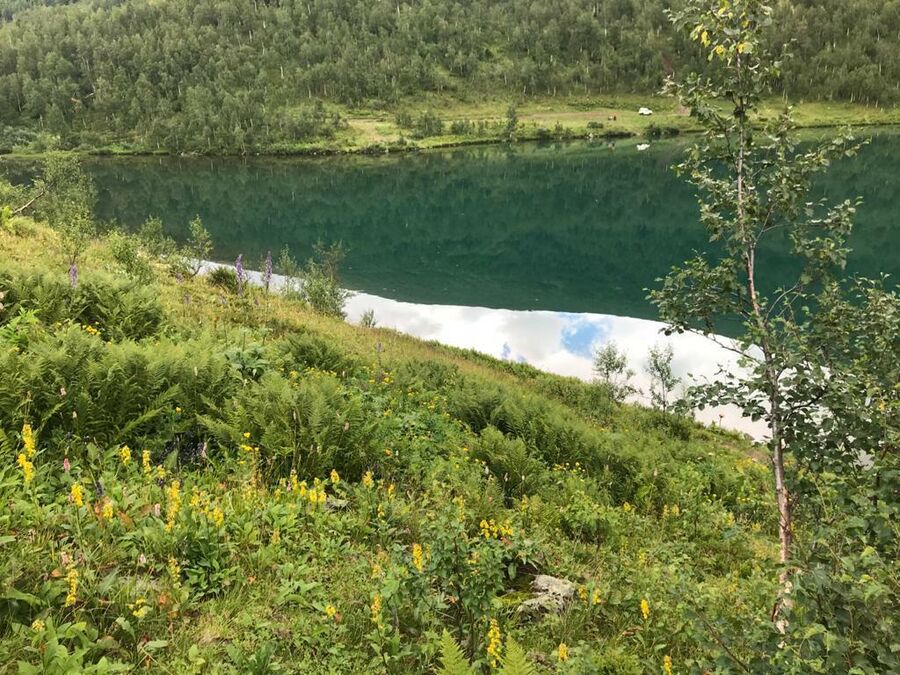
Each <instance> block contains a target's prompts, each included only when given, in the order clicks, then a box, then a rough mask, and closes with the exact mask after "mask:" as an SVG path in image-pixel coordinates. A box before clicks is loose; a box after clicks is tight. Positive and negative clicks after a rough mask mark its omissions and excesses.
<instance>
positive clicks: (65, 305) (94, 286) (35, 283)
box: [0, 270, 163, 340]
mask: <svg viewBox="0 0 900 675" xmlns="http://www.w3.org/2000/svg"><path fill="white" fill-rule="evenodd" d="M0 291H3V292H5V293H6V298H5V300H4V308H3V309H2V310H0V321H6V320H8V318H9V317H12V316H15V315H16V314H17V313H18V311H19V310H20V309H24V310H34V312H35V314H36V315H37V316H38V318H39V319H40V320H41V321H43V322H44V323H45V324H47V325H50V324H54V323H58V322H62V321H66V320H69V321H73V322H76V323H80V324H83V325H88V326H92V327H93V328H95V329H96V330H98V331H100V333H101V334H102V335H103V336H104V337H106V338H108V339H113V340H122V339H135V340H137V339H141V338H145V337H148V336H151V335H155V334H156V333H158V332H159V330H160V328H161V326H162V323H163V310H162V306H161V304H160V302H159V293H158V292H157V290H156V289H155V288H153V287H152V286H147V285H146V284H144V283H142V282H139V281H137V280H135V279H116V278H113V277H109V276H107V275H100V274H96V275H82V276H81V280H80V281H79V283H78V285H77V286H76V287H75V288H72V286H71V283H70V281H69V279H68V278H65V277H63V276H62V275H59V276H56V275H51V274H41V273H21V272H11V271H9V270H7V271H0Z"/></svg>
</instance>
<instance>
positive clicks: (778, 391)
mask: <svg viewBox="0 0 900 675" xmlns="http://www.w3.org/2000/svg"><path fill="white" fill-rule="evenodd" d="M773 15H774V10H773V9H772V7H771V6H769V5H767V4H766V3H764V2H760V1H759V0H742V1H741V2H733V3H729V4H726V5H722V4H721V3H718V2H705V1H701V0H697V1H695V2H691V3H689V4H688V5H687V6H686V8H685V9H684V11H681V12H678V13H676V14H675V15H674V19H675V22H676V25H678V26H679V27H681V28H682V29H684V30H685V32H689V34H690V36H691V38H692V39H694V40H696V41H697V42H699V44H700V46H701V48H702V49H703V50H704V51H705V52H706V53H707V55H708V60H709V61H710V63H711V64H712V65H711V66H710V67H709V69H708V71H707V74H706V75H704V76H699V75H694V76H691V77H689V78H688V79H687V80H686V81H685V82H684V83H682V84H679V85H672V87H673V89H674V91H676V92H677V93H678V94H679V95H680V96H681V97H682V100H683V102H684V104H685V105H687V106H689V107H690V108H691V109H692V111H693V113H694V114H695V115H696V116H697V117H698V119H699V120H700V121H701V122H702V123H703V124H704V126H705V128H706V133H705V135H704V137H703V139H702V140H701V141H700V142H699V143H698V144H696V145H695V146H694V147H693V148H692V149H691V151H690V152H689V153H688V156H687V158H686V159H685V161H684V162H683V163H682V164H681V165H680V167H679V169H680V171H682V172H683V173H685V174H687V175H688V176H689V177H690V180H691V182H693V183H694V185H695V186H696V187H697V189H698V191H699V194H700V217H701V222H702V224H703V225H704V227H705V228H706V230H707V231H708V233H709V235H710V240H711V241H712V242H716V243H717V244H718V249H717V250H715V251H714V252H713V253H705V254H698V255H697V256H696V257H695V258H693V259H692V260H690V261H688V262H687V263H686V264H685V265H684V266H683V267H681V268H675V269H673V271H672V272H671V273H670V274H669V275H668V276H667V277H666V278H665V279H664V280H662V281H663V284H662V288H661V289H659V290H657V291H654V292H653V293H652V294H651V297H652V299H653V300H654V301H655V302H656V304H657V305H658V306H659V308H660V312H661V315H662V317H663V319H664V320H665V321H667V322H668V323H669V325H670V330H671V331H674V332H680V331H684V330H694V331H697V332H700V333H703V334H706V335H710V336H711V337H712V339H714V340H718V337H717V336H716V335H715V333H716V332H717V330H719V331H721V328H720V327H721V326H722V321H723V320H727V319H731V320H732V321H735V322H739V323H740V325H741V328H742V331H741V334H740V336H739V338H738V340H737V341H736V342H733V343H732V342H729V343H727V344H726V346H727V347H728V348H730V349H732V350H734V351H736V352H738V353H739V354H740V366H741V372H737V373H734V372H732V373H724V374H721V375H720V376H719V378H718V380H717V381H715V382H712V383H709V384H706V385H700V386H696V387H694V388H692V390H691V392H690V396H691V398H692V400H693V401H694V402H695V403H697V404H699V405H700V406H705V405H710V404H718V405H721V404H735V405H737V406H739V407H740V408H741V409H742V410H743V412H744V414H745V415H747V416H749V417H752V418H754V419H760V418H761V419H764V420H765V421H766V423H767V424H768V427H769V432H770V440H769V441H768V443H767V445H768V450H769V454H770V457H771V461H772V466H773V476H774V489H775V490H774V491H775V499H774V500H773V501H774V504H773V508H772V510H773V511H774V512H777V514H778V523H779V527H778V533H779V540H780V556H779V558H780V562H781V563H782V565H783V567H782V570H781V573H780V575H779V586H780V590H779V594H778V597H777V599H776V601H775V606H774V610H773V612H772V618H773V620H774V625H765V626H762V627H760V626H757V630H755V631H748V633H747V634H746V637H747V638H748V644H749V645H752V646H750V647H749V648H748V649H747V651H748V652H750V653H751V654H752V661H753V664H754V667H755V668H757V669H759V670H768V672H807V671H813V672H835V673H836V672H866V673H868V672H879V671H882V670H887V671H890V670H892V669H894V668H896V663H897V662H896V654H894V653H891V652H890V650H889V649H884V648H883V641H884V640H885V639H887V638H886V633H885V632H884V631H891V630H894V626H893V622H892V621H890V620H888V619H886V617H887V616H889V615H891V614H892V613H896V609H897V594H896V586H895V584H891V583H890V582H888V581H887V580H888V579H889V578H890V577H891V576H892V575H894V576H895V572H896V570H895V569H894V570H891V569H890V566H887V565H885V564H884V562H883V561H885V560H889V559H890V560H894V559H896V550H895V549H894V546H895V544H888V543H887V542H888V541H894V542H895V541H896V536H895V533H894V532H892V528H891V527H889V526H888V525H887V520H886V518H890V514H891V513H892V512H893V509H894V508H895V506H896V492H894V493H893V496H890V497H889V496H887V495H886V494H885V493H883V492H882V491H881V486H882V484H883V483H884V482H886V483H887V484H891V483H892V482H893V480H894V476H895V475H896V473H895V472H896V460H895V458H893V457H891V456H890V453H888V452H887V448H889V447H892V445H893V444H894V443H895V442H896V437H897V433H896V429H897V425H896V414H897V405H898V404H897V389H896V381H897V375H898V371H897V366H896V361H897V358H898V356H900V345H898V343H897V340H896V335H897V332H898V329H900V297H898V295H897V293H896V291H895V290H891V289H890V288H889V287H887V284H886V280H884V279H882V280H881V281H866V280H844V279H841V275H842V273H843V270H844V268H845V264H846V259H847V255H848V252H849V251H848V248H847V246H846V242H847V237H848V236H849V234H850V231H851V228H852V221H853V215H854V212H855V205H854V204H853V203H852V202H849V201H846V202H843V203H841V204H837V205H833V206H831V205H829V204H828V203H827V202H826V201H825V200H821V201H818V202H816V201H813V200H812V199H811V198H810V197H809V193H810V183H811V179H812V177H813V176H815V175H816V174H817V173H820V172H822V171H825V170H826V169H827V168H828V167H829V166H830V164H831V162H832V160H833V159H834V158H836V157H840V156H845V155H848V154H852V153H853V152H855V150H856V148H857V145H856V144H854V143H853V142H852V140H851V139H850V138H848V137H843V136H842V137H838V138H836V139H834V140H832V141H829V142H825V143H822V144H819V145H816V146H813V147H802V146H800V145H799V144H798V143H797V141H796V140H795V139H794V137H793V130H794V122H793V120H792V117H791V111H790V109H787V110H786V111H785V112H784V113H783V114H782V115H781V116H780V117H779V118H778V119H777V120H770V121H768V122H766V124H765V125H763V126H762V128H761V129H760V128H757V122H756V121H755V113H756V111H757V110H758V106H759V103H760V100H761V98H762V97H763V96H765V95H767V94H768V93H769V92H770V91H771V89H772V87H773V86H774V84H775V82H776V78H777V77H778V76H779V75H780V72H781V63H780V62H779V61H778V60H777V59H776V58H775V56H774V55H773V54H772V53H771V51H770V50H769V48H768V45H767V44H766V41H765V30H766V29H767V28H768V27H769V26H771V25H772V22H773ZM723 100H724V101H727V102H728V106H727V108H723V107H720V102H721V101H723ZM772 240H774V243H775V246H772V247H769V248H768V249H767V248H764V244H765V243H768V242H770V241H772ZM773 251H778V252H779V254H780V255H782V256H783V257H787V258H789V259H790V260H791V261H792V262H793V275H794V277H793V279H791V280H789V281H788V282H787V284H786V285H785V286H783V287H780V288H774V287H773V286H772V285H770V284H767V283H766V280H765V279H763V278H761V276H760V274H759V265H760V264H761V263H760V261H761V260H762V259H763V258H764V256H765V255H766V254H769V255H771V254H772V253H773ZM661 375H662V373H658V377H659V376H661ZM864 392H865V393H864ZM847 512H850V513H854V514H855V515H854V516H853V517H850V518H847V517H846V516H845V515H844V514H845V513H847ZM839 514H840V515H839ZM869 527H871V528H872V529H873V530H874V533H877V534H874V536H873V537H872V539H871V540H869V529H868V528H869ZM863 533H866V534H863ZM883 554H884V555H886V557H885V558H882V555H883ZM849 579H854V580H855V581H854V582H852V583H849V584H848V580H849ZM862 598H865V600H862ZM863 605H866V606H865V607H863ZM762 621H764V619H763V620H762ZM704 626H705V627H706V628H707V629H708V630H709V632H713V631H714V630H715V629H714V628H712V627H710V626H709V625H708V622H704ZM714 635H715V634H714ZM876 635H881V636H883V637H873V636H876ZM716 642H717V643H718V645H719V647H720V649H721V651H719V652H718V653H719V657H720V659H722V660H729V659H730V660H731V661H732V662H737V663H738V664H739V665H740V667H742V668H743V669H744V670H748V672H750V671H749V667H748V665H747V662H746V661H744V660H742V659H741V658H740V657H736V656H735V654H734V650H733V649H729V648H728V646H727V644H726V643H725V642H723V641H722V640H721V639H720V638H718V636H716ZM880 645H881V646H880ZM763 662H764V663H765V665H764V666H763V665H762V664H763Z"/></svg>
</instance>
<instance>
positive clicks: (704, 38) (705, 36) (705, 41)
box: [700, 31, 709, 47]
mask: <svg viewBox="0 0 900 675" xmlns="http://www.w3.org/2000/svg"><path fill="white" fill-rule="evenodd" d="M700 43H701V44H702V45H703V46H704V47H708V46H709V32H707V31H703V32H702V33H700Z"/></svg>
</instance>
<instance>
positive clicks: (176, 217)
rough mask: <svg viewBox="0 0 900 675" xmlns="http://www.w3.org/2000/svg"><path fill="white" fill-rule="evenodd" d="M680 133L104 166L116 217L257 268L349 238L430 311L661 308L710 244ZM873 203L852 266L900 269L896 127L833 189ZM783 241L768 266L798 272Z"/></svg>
mask: <svg viewBox="0 0 900 675" xmlns="http://www.w3.org/2000/svg"><path fill="white" fill-rule="evenodd" d="M684 148H685V141H684V140H676V141H669V142H662V143H655V144H653V145H652V146H651V147H650V148H649V149H647V150H646V151H643V152H640V151H638V150H637V149H636V144H635V143H634V142H629V143H619V144H618V145H617V146H616V147H615V148H611V147H609V146H607V144H605V143H597V144H590V143H573V144H567V145H562V146H555V145H548V146H538V145H529V144H523V145H518V146H509V147H506V146H490V147H480V148H462V149H453V150H446V151H435V152H427V153H417V154H408V155H402V156H389V157H334V158H310V159H274V158H265V159H262V158H260V159H247V160H235V159H183V158H125V159H96V160H91V161H90V162H89V169H90V172H91V174H92V175H93V177H94V179H95V180H96V182H97V185H98V189H99V204H98V211H99V215H100V216H101V217H102V218H107V219H113V218H114V219H116V220H118V221H119V222H121V223H123V224H125V225H127V226H132V227H133V226H137V225H139V224H140V223H141V222H142V221H143V220H144V219H145V218H147V217H148V216H151V215H153V216H158V217H160V218H161V219H162V220H163V221H164V223H165V225H166V227H167V229H168V231H169V232H170V233H172V234H173V235H175V236H176V237H183V236H184V234H185V231H186V223H187V222H188V220H189V219H190V218H192V217H193V216H194V215H198V214H199V215H200V216H201V217H202V218H203V221H204V223H205V224H206V226H207V227H208V229H209V230H210V232H211V233H212V235H213V238H214V240H215V244H216V250H215V258H216V259H218V260H221V261H232V260H234V258H235V257H236V256H237V255H238V254H239V253H243V254H244V260H245V265H247V266H248V267H252V266H256V265H258V262H257V261H259V260H260V259H261V258H262V256H264V255H265V252H266V251H267V250H272V251H273V252H274V253H276V254H277V251H278V250H280V249H281V247H282V246H285V245H287V246H288V247H289V248H290V250H291V252H292V253H293V255H294V256H295V257H297V258H299V259H303V258H305V257H307V256H308V255H309V254H310V252H311V250H312V247H313V244H314V243H315V242H316V241H323V242H333V241H342V242H343V244H344V246H345V247H346V249H347V261H346V268H345V271H344V278H343V282H344V284H345V285H346V286H348V287H349V288H352V289H355V290H359V291H362V292H365V293H368V294H374V295H377V296H381V297H385V298H391V299H394V300H401V301H406V302H412V303H422V304H443V305H463V306H479V307H491V308H504V309H514V310H535V309H540V310H553V311H562V312H591V313H602V314H611V315H619V316H629V317H639V318H654V317H655V314H654V309H653V307H651V306H650V305H649V303H648V302H647V301H646V300H645V295H646V293H645V291H644V289H645V288H647V287H649V286H652V285H654V280H655V279H656V278H657V277H659V276H661V275H663V274H665V273H666V271H667V270H668V269H669V268H670V267H671V266H672V265H675V264H677V263H679V262H681V261H683V260H684V259H686V258H688V257H689V256H691V255H692V252H693V251H695V250H701V251H702V250H708V249H709V244H708V242H707V238H706V235H705V234H704V232H703V230H702V229H701V227H700V226H699V225H698V223H697V206H696V202H695V200H694V197H693V192H692V188H691V186H689V185H687V184H685V183H684V181H683V180H682V179H680V178H679V177H677V176H675V175H674V173H673V172H672V171H671V166H672V165H673V164H675V163H676V162H677V161H678V160H679V157H680V155H681V153H682V152H683V150H684ZM817 190H819V191H820V192H821V193H822V194H825V195H827V196H828V197H830V198H832V199H844V198H851V197H854V196H857V195H858V196H860V197H862V198H863V205H862V206H861V207H860V209H859V213H858V217H857V220H856V223H857V225H856V229H855V232H854V235H853V238H852V241H851V244H852V246H853V247H854V253H853V254H852V257H851V271H852V272H858V273H865V274H869V275H871V274H875V273H879V272H888V273H892V274H893V275H896V274H897V273H898V272H900V256H898V251H900V226H898V214H900V136H897V135H891V134H887V135H881V136H880V137H878V138H876V139H875V140H874V142H872V143H871V144H870V145H868V146H867V147H865V148H864V149H863V150H862V152H861V153H860V154H859V155H858V156H857V157H855V158H852V159H848V160H842V161H841V162H839V163H838V164H837V165H836V166H835V167H833V169H832V170H831V171H830V172H829V173H828V174H827V176H826V177H825V178H824V179H823V180H821V181H820V182H819V184H818V185H817ZM789 266H790V261H789V260H788V259H787V257H786V256H785V255H784V254H783V253H782V252H781V250H780V247H779V246H777V245H773V246H771V247H770V248H769V249H768V251H767V252H766V254H765V256H764V259H763V261H762V270H761V274H762V276H763V278H764V279H766V280H767V281H768V283H769V284H770V285H777V284H778V283H779V282H780V281H781V280H787V278H788V275H789V272H790V270H789Z"/></svg>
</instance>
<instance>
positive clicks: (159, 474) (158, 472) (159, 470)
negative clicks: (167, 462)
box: [156, 464, 166, 480]
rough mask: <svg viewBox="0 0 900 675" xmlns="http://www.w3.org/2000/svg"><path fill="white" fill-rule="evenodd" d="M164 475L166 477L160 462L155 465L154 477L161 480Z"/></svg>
mask: <svg viewBox="0 0 900 675" xmlns="http://www.w3.org/2000/svg"><path fill="white" fill-rule="evenodd" d="M165 477H166V468H165V467H164V466H163V465H162V464H159V465H157V467H156V479H157V480H162V479H163V478H165Z"/></svg>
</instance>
